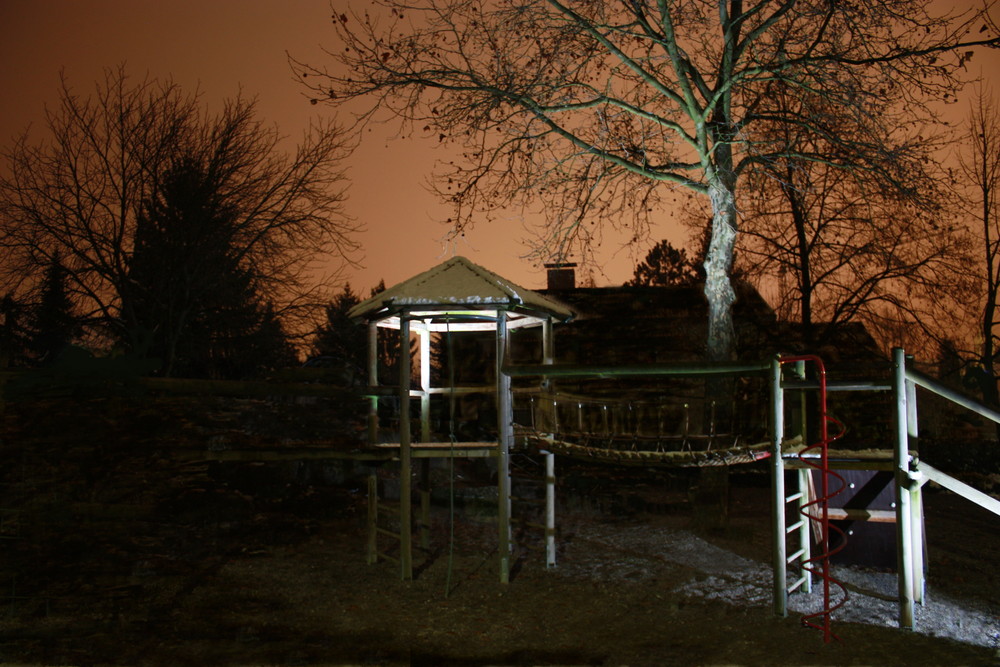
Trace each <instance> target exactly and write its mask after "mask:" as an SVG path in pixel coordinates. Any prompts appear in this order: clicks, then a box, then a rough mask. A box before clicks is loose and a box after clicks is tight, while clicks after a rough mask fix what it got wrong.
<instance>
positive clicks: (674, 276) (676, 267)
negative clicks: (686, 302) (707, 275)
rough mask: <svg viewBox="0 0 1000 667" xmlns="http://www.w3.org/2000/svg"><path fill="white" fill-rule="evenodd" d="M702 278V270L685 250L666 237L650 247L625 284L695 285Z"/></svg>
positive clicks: (632, 285) (636, 285)
mask: <svg viewBox="0 0 1000 667" xmlns="http://www.w3.org/2000/svg"><path fill="white" fill-rule="evenodd" d="M703 280H704V272H700V271H699V268H698V266H697V265H696V264H695V263H694V262H693V261H691V260H689V259H688V256H687V251H686V250H684V249H683V248H681V249H679V250H678V249H677V248H675V247H674V246H673V245H672V244H671V243H670V241H667V240H666V239H664V240H662V241H660V242H659V243H657V244H656V245H654V246H653V247H652V249H651V250H650V251H649V253H648V254H647V255H646V259H645V260H643V261H642V262H641V263H640V264H639V265H638V266H636V267H635V273H634V274H633V277H632V280H630V281H628V282H626V283H625V285H626V286H631V287H639V286H642V285H695V284H698V283H699V282H701V281H703Z"/></svg>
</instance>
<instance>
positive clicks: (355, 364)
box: [313, 283, 368, 382]
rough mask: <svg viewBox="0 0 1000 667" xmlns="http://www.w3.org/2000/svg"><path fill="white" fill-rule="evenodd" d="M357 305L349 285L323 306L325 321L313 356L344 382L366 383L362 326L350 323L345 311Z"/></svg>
mask: <svg viewBox="0 0 1000 667" xmlns="http://www.w3.org/2000/svg"><path fill="white" fill-rule="evenodd" d="M359 303H361V297H359V296H358V295H357V294H355V293H354V290H352V289H351V285H350V283H348V284H346V285H344V289H343V290H341V292H340V293H339V294H337V295H335V296H334V298H333V301H332V302H331V303H330V304H329V305H327V306H326V309H325V310H326V322H324V323H323V324H322V325H321V326H320V328H319V330H318V331H317V332H316V340H315V342H314V344H313V354H314V356H316V357H323V365H324V366H330V367H332V368H335V369H337V371H338V372H341V373H342V374H343V377H344V379H345V380H350V379H358V380H361V381H362V382H366V380H365V379H364V378H365V373H366V368H367V365H366V359H367V346H368V336H367V330H366V329H365V327H364V326H362V325H360V324H358V323H356V322H352V321H351V319H350V318H349V317H348V316H347V313H348V311H350V310H351V308H353V307H354V306H356V305H358V304H359Z"/></svg>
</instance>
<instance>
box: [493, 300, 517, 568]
mask: <svg viewBox="0 0 1000 667" xmlns="http://www.w3.org/2000/svg"><path fill="white" fill-rule="evenodd" d="M496 348H497V358H496V363H497V438H498V442H497V445H498V446H497V502H498V507H497V519H498V521H497V523H498V524H499V536H498V538H499V544H498V547H497V550H498V551H499V553H500V583H503V584H506V583H508V582H509V581H510V568H511V563H510V558H511V551H512V549H511V537H510V535H511V531H510V445H511V443H512V442H513V441H514V410H513V405H512V396H511V390H510V376H508V375H506V374H505V373H503V371H502V370H501V366H502V365H503V358H504V353H505V352H506V350H507V313H506V312H505V311H504V312H501V313H500V314H499V316H498V317H497V339H496Z"/></svg>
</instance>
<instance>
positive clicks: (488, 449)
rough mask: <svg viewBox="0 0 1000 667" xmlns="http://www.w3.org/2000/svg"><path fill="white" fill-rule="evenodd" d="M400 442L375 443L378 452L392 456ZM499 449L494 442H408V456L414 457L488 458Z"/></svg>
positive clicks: (395, 454)
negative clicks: (388, 453)
mask: <svg viewBox="0 0 1000 667" xmlns="http://www.w3.org/2000/svg"><path fill="white" fill-rule="evenodd" d="M399 448H400V444H399V443H398V442H385V443H379V444H377V445H375V449H376V450H377V451H380V452H391V453H392V457H393V458H396V457H397V456H398V452H399ZM498 449H499V447H498V445H497V443H496V442H456V443H454V444H452V443H450V442H413V443H410V456H412V457H413V458H415V459H442V458H443V459H447V458H490V457H493V456H496V455H497V450H498Z"/></svg>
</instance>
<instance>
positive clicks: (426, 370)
mask: <svg viewBox="0 0 1000 667" xmlns="http://www.w3.org/2000/svg"><path fill="white" fill-rule="evenodd" d="M417 334H419V336H420V391H421V394H420V442H430V440H431V394H430V391H431V332H430V331H429V330H428V329H426V328H422V329H418V330H417Z"/></svg>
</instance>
